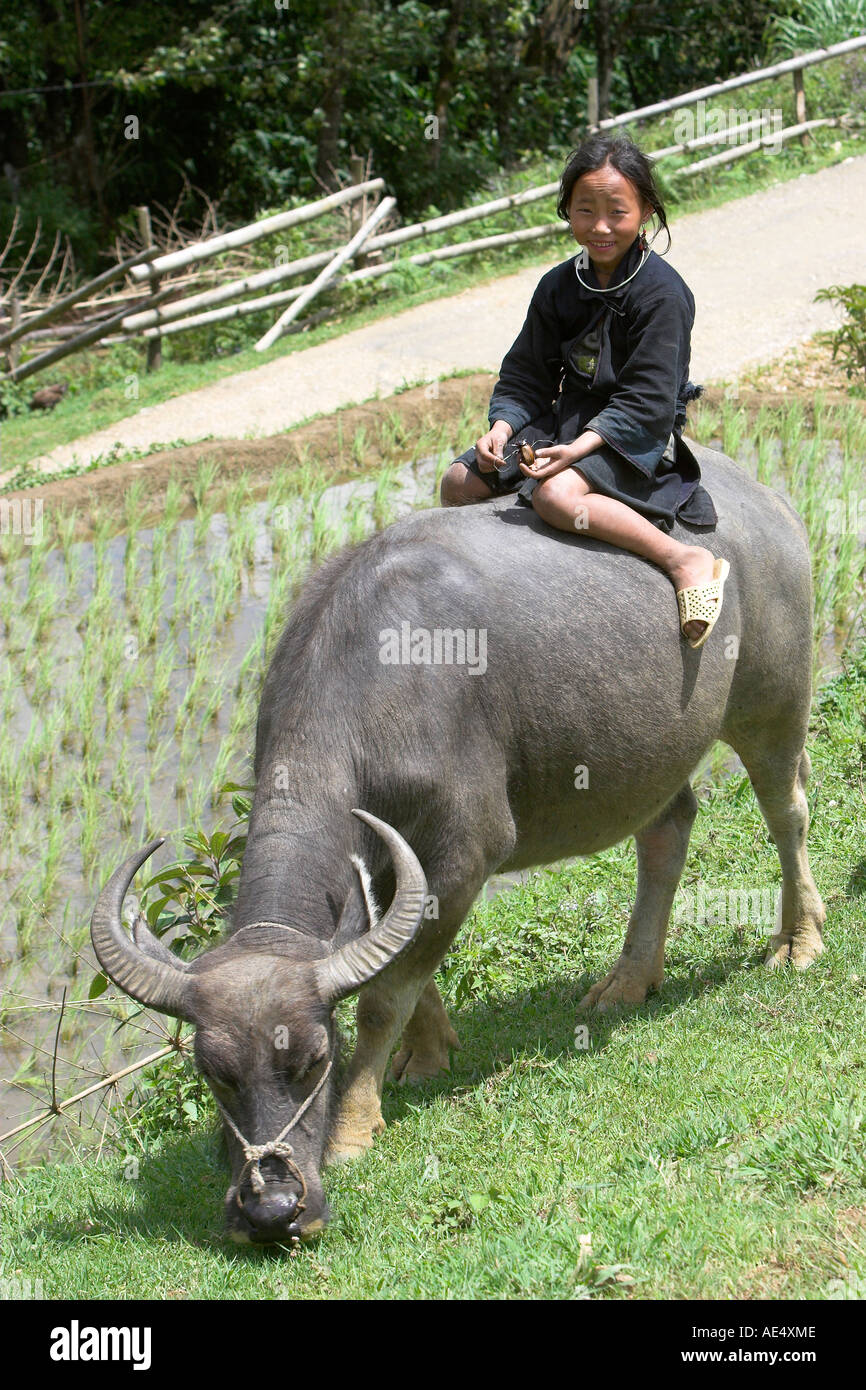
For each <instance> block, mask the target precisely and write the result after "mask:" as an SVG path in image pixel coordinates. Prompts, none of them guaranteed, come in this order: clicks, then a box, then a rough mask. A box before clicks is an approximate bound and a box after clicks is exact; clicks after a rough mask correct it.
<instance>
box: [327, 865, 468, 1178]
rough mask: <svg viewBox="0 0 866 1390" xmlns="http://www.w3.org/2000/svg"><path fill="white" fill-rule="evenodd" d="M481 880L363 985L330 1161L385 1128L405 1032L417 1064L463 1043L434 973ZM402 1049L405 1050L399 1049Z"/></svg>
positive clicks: (352, 1152)
mask: <svg viewBox="0 0 866 1390" xmlns="http://www.w3.org/2000/svg"><path fill="white" fill-rule="evenodd" d="M483 881H484V875H483V874H480V875H479V876H478V878H477V880H476V879H475V878H473V880H472V882H471V884H470V887H469V888H468V889H466V890H464V891H463V892H462V893H461V894H460V899H459V902H457V903H455V902H453V900H452V902H451V903H449V910H448V912H447V914H446V913H445V912H444V911H443V913H442V917H441V918H440V920H439V921H438V922H436V921H431V922H430V923H429V924H428V926H427V929H426V931H425V933H424V935H423V936H421V937H419V939H418V940H417V941H416V943H415V945H414V946H413V947H412V949H411V950H410V951H409V952H408V953H407V958H406V960H405V962H404V961H401V960H397V961H395V962H394V964H393V965H391V966H388V968H387V969H386V970H383V971H382V974H381V975H378V976H377V977H376V979H374V980H371V981H370V983H369V984H368V985H365V986H364V988H363V989H362V990H361V993H360V994H359V996H358V1041H357V1043H356V1045H355V1051H354V1054H353V1056H352V1060H351V1062H350V1064H349V1070H348V1074H347V1076H346V1081H345V1084H344V1087H343V1094H342V1097H341V1100H340V1107H339V1110H338V1113H337V1120H336V1124H335V1125H334V1130H333V1133H332V1136H331V1141H330V1148H329V1158H330V1160H331V1161H334V1160H340V1159H349V1158H354V1157H356V1156H357V1155H358V1154H360V1153H362V1152H363V1151H364V1149H368V1148H369V1147H370V1145H371V1144H372V1142H373V1136H374V1135H376V1134H381V1132H382V1130H383V1129H384V1128H385V1121H384V1120H383V1118H382V1108H381V1100H382V1086H383V1083H384V1079H385V1069H386V1067H387V1065H388V1058H389V1057H390V1055H391V1052H392V1051H393V1049H394V1046H395V1045H396V1043H397V1041H398V1039H399V1037H400V1034H401V1033H403V1034H404V1039H403V1041H404V1047H403V1051H405V1050H406V1041H407V1039H408V1041H409V1051H410V1053H411V1052H412V1051H413V1043H414V1046H415V1047H417V1048H418V1050H419V1056H418V1060H417V1065H418V1066H429V1065H432V1062H433V1060H434V1059H438V1060H439V1062H440V1064H441V1057H442V1047H443V1044H444V1047H445V1056H446V1061H447V1047H448V1046H451V1047H454V1046H459V1044H458V1043H457V1040H456V1034H455V1033H454V1032H453V1031H452V1029H451V1026H450V1024H449V1023H448V1019H447V1016H446V1014H445V1010H444V1008H443V1007H442V1002H441V1000H440V999H439V994H438V991H437V990H436V986H435V985H434V984H433V981H432V976H433V972H434V970H435V969H436V967H437V965H438V964H439V962H440V961H441V959H442V957H443V956H444V954H445V952H446V951H447V949H448V947H449V946H450V944H451V942H452V940H453V939H454V937H455V936H456V934H457V931H458V928H459V927H460V925H461V923H462V922H463V919H464V917H465V916H466V913H467V912H468V911H469V908H470V907H471V906H472V903H473V901H474V899H475V896H476V893H477V891H478V889H479V888H480V887H481V884H482V882H483ZM443 898H444V894H442V895H440V897H439V901H440V904H441V903H442V901H443ZM404 1029H405V1032H404ZM452 1039H453V1041H452ZM398 1055H400V1056H402V1052H401V1054H398ZM408 1065H409V1059H407V1060H406V1062H404V1064H403V1069H402V1070H403V1071H404V1072H405V1071H406V1069H407V1066H408ZM438 1069H439V1068H438V1067H437V1068H436V1070H438ZM412 1074H413V1073H412V1070H411V1069H410V1075H412ZM417 1074H419V1075H421V1074H430V1073H427V1072H424V1073H421V1072H419V1073H417Z"/></svg>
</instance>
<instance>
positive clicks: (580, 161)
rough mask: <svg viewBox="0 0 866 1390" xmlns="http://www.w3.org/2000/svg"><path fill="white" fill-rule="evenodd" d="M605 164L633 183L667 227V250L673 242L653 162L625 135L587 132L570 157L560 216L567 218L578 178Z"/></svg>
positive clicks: (562, 183)
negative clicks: (588, 133) (654, 175)
mask: <svg viewBox="0 0 866 1390" xmlns="http://www.w3.org/2000/svg"><path fill="white" fill-rule="evenodd" d="M605 164H610V165H612V166H613V168H614V169H616V170H618V171H619V173H620V174H622V176H623V178H625V179H628V181H629V183H631V184H633V185H634V188H635V192H636V193H637V195H638V197H639V198H640V200H641V202H642V203H649V205H650V207H651V208H652V210H653V212H654V213H655V215H656V217H657V218H658V220H659V226H660V227H664V229H665V231H666V232H667V238H668V244H667V246H666V247H665V250H666V251H667V250H668V249H669V248H670V244H671V234H670V230H669V228H668V219H667V217H666V216H665V206H664V203H663V202H662V199H661V194H660V193H659V191H658V189H657V187H656V182H655V179H654V178H653V172H652V163H651V162H650V160H649V159H648V158H647V156H646V155H645V154H644V152H643V150H640V149H638V147H637V145H636V144H635V143H634V141H633V140H629V138H628V137H627V136H625V135H605V134H602V133H599V134H597V135H588V136H587V138H586V139H585V140H584V141H583V143H582V144H581V145H580V146H579V147H578V148H577V149H576V150H575V151H574V153H573V154H572V155H570V156H569V160H568V163H567V164H566V166H565V168H564V170H563V171H562V178H561V180H560V184H559V202H558V203H557V206H556V210H557V212H558V213H559V215H560V217H561V218H563V220H564V221H566V222H567V221H568V204H569V202H570V201H571V195H572V192H573V190H574V185H575V184H576V183H577V181H578V179H579V178H581V177H582V175H583V174H590V173H592V172H593V171H594V170H596V169H601V168H602V166H603V165H605Z"/></svg>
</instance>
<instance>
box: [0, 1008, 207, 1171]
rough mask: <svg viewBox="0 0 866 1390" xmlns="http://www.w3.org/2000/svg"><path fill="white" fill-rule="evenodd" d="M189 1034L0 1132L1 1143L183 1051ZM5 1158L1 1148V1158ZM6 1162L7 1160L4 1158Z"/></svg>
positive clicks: (39, 1125)
mask: <svg viewBox="0 0 866 1390" xmlns="http://www.w3.org/2000/svg"><path fill="white" fill-rule="evenodd" d="M188 1041H189V1035H187V1037H183V1038H182V1037H180V1036H179V1035H177V1036H176V1037H175V1038H174V1039H173V1040H172V1041H171V1042H170V1043H169V1044H168V1046H167V1047H161V1048H160V1049H159V1051H157V1052H151V1053H150V1055H149V1056H148V1057H142V1059H141V1061H140V1062H132V1063H130V1065H129V1066H128V1067H121V1069H120V1071H115V1072H112V1074H111V1076H105V1077H103V1079H102V1080H101V1081H96V1082H94V1084H93V1085H92V1086H85V1088H84V1090H83V1091H77V1092H76V1094H75V1095H74V1096H69V1098H68V1099H67V1100H62V1101H60V1102H54V1103H52V1104H51V1105H49V1106H47V1107H46V1109H45V1110H44V1111H43V1112H42V1114H41V1115H40V1114H36V1115H31V1116H30V1119H29V1120H24V1121H23V1123H22V1124H20V1125H15V1126H14V1128H13V1129H7V1130H6V1132H5V1134H0V1144H5V1142H6V1140H7V1139H12V1138H13V1137H14V1136H15V1135H16V1134H23V1132H24V1130H25V1129H29V1128H30V1127H31V1125H35V1126H36V1128H37V1129H40V1128H41V1127H42V1125H45V1124H48V1122H49V1120H51V1118H52V1117H53V1116H54V1115H62V1114H63V1112H64V1111H66V1110H68V1109H69V1107H70V1106H71V1105H76V1104H77V1103H78V1101H80V1100H86V1098H87V1097H88V1096H92V1095H95V1093H96V1092H97V1091H101V1090H103V1089H104V1088H105V1087H106V1086H115V1085H116V1084H117V1082H118V1081H122V1080H123V1078H124V1077H125V1076H130V1075H131V1074H132V1073H133V1072H134V1071H141V1069H142V1068H143V1067H149V1066H151V1065H152V1064H153V1063H154V1062H159V1061H161V1060H162V1058H163V1057H168V1056H170V1055H171V1053H172V1052H183V1050H184V1048H185V1046H186V1044H187V1042H188ZM2 1158H3V1154H2V1150H0V1159H2ZM4 1162H5V1160H4Z"/></svg>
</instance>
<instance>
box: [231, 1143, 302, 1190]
mask: <svg viewBox="0 0 866 1390" xmlns="http://www.w3.org/2000/svg"><path fill="white" fill-rule="evenodd" d="M294 1157H295V1151H294V1149H293V1148H292V1146H291V1144H283V1143H281V1142H280V1141H279V1140H275V1139H272V1140H271V1142H270V1143H268V1144H245V1145H244V1158H245V1159H246V1163H245V1164H244V1166H243V1169H242V1171H241V1175H240V1178H239V1179H238V1188H240V1187H241V1185H242V1183H243V1180H244V1178H245V1177H246V1175H247V1172H248V1171H249V1175H250V1187H251V1188H252V1189H253V1192H254V1193H255V1194H256V1196H257V1197H260V1196H261V1194H262V1193H263V1192H264V1190H265V1185H266V1184H265V1179H264V1178H263V1177H262V1170H261V1163H262V1159H264V1158H278V1159H280V1161H281V1162H282V1163H284V1164H285V1165H286V1167H287V1168H288V1169H289V1171H290V1172H291V1173H293V1174H294V1176H295V1177H297V1178H300V1179H301V1184H302V1186H304V1187H305V1186H306V1184H305V1183H304V1180H303V1177H302V1176H301V1171H300V1169H299V1168H298V1166H297V1164H296V1163H295V1162H294V1161H293V1160H294Z"/></svg>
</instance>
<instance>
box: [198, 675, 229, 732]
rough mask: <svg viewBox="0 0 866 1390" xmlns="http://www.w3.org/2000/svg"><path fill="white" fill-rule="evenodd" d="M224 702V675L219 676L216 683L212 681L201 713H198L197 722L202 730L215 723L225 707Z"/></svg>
mask: <svg viewBox="0 0 866 1390" xmlns="http://www.w3.org/2000/svg"><path fill="white" fill-rule="evenodd" d="M225 700H226V680H225V674H221V675H220V676H219V678H218V679H217V680H216V681H214V684H213V687H212V689H211V692H210V695H208V697H207V700H206V701H205V702H204V704H203V705H202V708H201V711H200V713H199V720H200V724H201V727H202V728H205V727H206V726H207V725H208V724H213V723H215V722H216V720H217V719H218V718H219V715H220V711H221V710H222V708H223V706H224V705H225Z"/></svg>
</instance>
